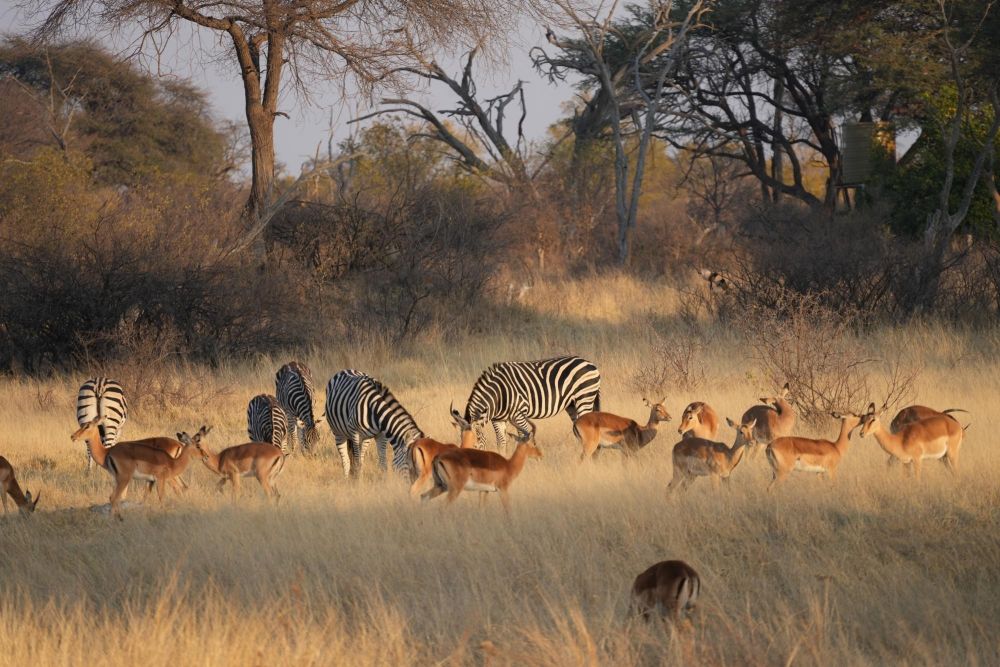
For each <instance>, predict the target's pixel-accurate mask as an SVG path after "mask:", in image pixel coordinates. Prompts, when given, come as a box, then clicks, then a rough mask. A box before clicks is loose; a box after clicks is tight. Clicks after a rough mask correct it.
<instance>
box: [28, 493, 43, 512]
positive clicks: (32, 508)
mask: <svg viewBox="0 0 1000 667" xmlns="http://www.w3.org/2000/svg"><path fill="white" fill-rule="evenodd" d="M25 495H26V496H27V498H28V500H31V494H25ZM41 499H42V492H41V491H39V492H38V495H37V496H35V500H34V502H32V503H31V511H32V512H34V511H35V508H36V507H38V501H39V500H41Z"/></svg>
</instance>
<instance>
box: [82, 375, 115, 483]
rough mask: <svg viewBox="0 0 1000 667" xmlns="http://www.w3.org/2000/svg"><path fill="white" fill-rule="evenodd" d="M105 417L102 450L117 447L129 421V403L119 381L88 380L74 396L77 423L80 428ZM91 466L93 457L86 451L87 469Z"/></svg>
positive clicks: (105, 379)
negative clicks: (126, 422) (126, 421)
mask: <svg viewBox="0 0 1000 667" xmlns="http://www.w3.org/2000/svg"><path fill="white" fill-rule="evenodd" d="M98 417H104V423H102V424H101V425H100V427H99V428H100V432H101V443H102V444H103V445H104V446H105V447H114V446H115V445H116V444H118V438H119V437H121V434H122V429H123V428H124V427H125V420H126V419H128V401H126V400H125V390H124V389H123V388H122V385H121V383H120V382H118V381H116V380H112V379H110V378H101V377H98V378H91V379H90V380H87V381H86V382H84V383H83V384H82V385H80V391H79V392H78V393H77V395H76V421H77V423H78V424H79V425H80V426H83V425H84V424H86V423H88V422H90V421H92V420H94V419H97V418H98ZM93 467H94V457H93V456H91V454H90V448H89V447H88V448H87V470H92V469H93Z"/></svg>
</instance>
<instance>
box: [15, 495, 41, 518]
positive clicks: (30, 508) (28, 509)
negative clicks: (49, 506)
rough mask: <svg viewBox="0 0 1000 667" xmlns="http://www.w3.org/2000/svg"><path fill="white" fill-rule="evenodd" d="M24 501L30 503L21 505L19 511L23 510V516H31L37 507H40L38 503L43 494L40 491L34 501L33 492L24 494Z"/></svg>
mask: <svg viewBox="0 0 1000 667" xmlns="http://www.w3.org/2000/svg"><path fill="white" fill-rule="evenodd" d="M24 499H25V500H27V501H28V502H27V503H25V504H24V505H21V506H20V507H19V508H18V509H19V510H21V514H31V513H32V512H34V511H35V507H37V506H38V501H39V500H41V499H42V492H41V491H39V492H38V495H37V496H35V498H34V499H32V497H31V491H25V492H24Z"/></svg>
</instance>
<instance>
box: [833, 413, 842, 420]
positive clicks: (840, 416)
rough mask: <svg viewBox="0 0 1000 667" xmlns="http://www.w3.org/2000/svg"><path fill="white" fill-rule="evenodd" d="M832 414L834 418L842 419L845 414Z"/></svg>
mask: <svg viewBox="0 0 1000 667" xmlns="http://www.w3.org/2000/svg"><path fill="white" fill-rule="evenodd" d="M830 416H831V417H833V418H834V419H841V418H842V417H844V415H842V414H840V413H839V412H831V413H830Z"/></svg>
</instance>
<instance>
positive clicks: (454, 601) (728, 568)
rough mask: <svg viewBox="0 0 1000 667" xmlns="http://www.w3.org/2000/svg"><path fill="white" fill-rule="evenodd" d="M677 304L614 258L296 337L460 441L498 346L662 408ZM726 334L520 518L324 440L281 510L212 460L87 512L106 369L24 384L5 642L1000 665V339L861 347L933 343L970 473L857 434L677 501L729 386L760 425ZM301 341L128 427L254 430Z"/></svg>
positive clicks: (76, 652)
mask: <svg viewBox="0 0 1000 667" xmlns="http://www.w3.org/2000/svg"><path fill="white" fill-rule="evenodd" d="M678 304H679V297H678V295H677V294H676V293H675V292H673V291H672V290H671V289H670V288H669V287H667V286H664V285H661V284H655V283H640V282H637V281H635V280H633V279H629V278H624V277H618V276H611V277H607V278H603V279H600V278H593V279H588V280H582V281H567V282H564V283H549V284H540V285H536V286H535V287H534V288H533V289H532V290H530V291H529V292H528V294H526V295H525V298H524V304H523V307H522V308H520V309H518V310H516V311H514V312H513V314H512V315H511V316H510V318H509V319H508V320H507V321H505V322H504V323H502V324H501V325H500V326H499V327H493V326H490V325H489V322H487V321H484V322H483V327H482V328H483V330H484V331H487V332H488V333H483V334H481V335H477V336H472V337H469V338H465V339H462V340H457V341H456V340H454V339H450V338H445V337H440V338H434V337H429V338H426V339H424V340H422V341H420V342H418V343H414V344H412V345H409V346H404V347H394V346H391V345H388V344H385V343H383V342H380V341H379V340H378V339H377V338H376V337H375V336H369V337H368V338H365V340H366V342H364V343H360V344H351V345H348V344H345V343H344V342H342V341H338V340H332V341H330V343H329V344H328V345H327V346H324V347H323V348H322V349H317V350H315V351H313V352H312V353H311V354H308V355H304V357H303V358H304V360H305V361H306V362H308V363H309V364H310V365H311V366H312V368H313V370H314V373H315V374H316V376H317V382H318V383H320V384H325V379H326V378H327V377H329V376H330V375H331V374H332V373H333V372H335V371H337V370H339V369H340V368H344V367H353V368H358V369H361V370H365V371H367V372H369V373H371V374H373V375H376V376H378V377H380V378H382V379H383V380H384V381H385V382H386V383H387V384H388V385H389V386H390V387H391V388H392V390H393V391H394V393H395V394H396V396H397V397H398V398H399V399H400V400H401V401H402V402H403V403H404V405H406V406H407V407H408V408H409V409H410V410H411V412H413V414H414V416H415V417H416V419H417V421H418V423H419V424H420V425H421V426H422V427H423V428H424V430H425V431H426V432H427V433H428V434H429V435H432V436H434V437H438V438H440V439H453V432H452V429H451V428H450V427H449V424H448V416H447V408H448V404H449V402H450V401H452V400H454V401H455V402H456V404H458V405H462V404H463V403H464V400H465V398H466V396H467V392H468V391H469V389H470V387H471V385H472V383H473V381H474V380H475V378H476V376H477V375H478V373H479V372H480V371H481V370H482V369H483V368H484V367H485V366H487V365H488V364H489V363H492V362H494V361H497V360H504V359H531V358H540V357H544V356H550V355H554V354H560V353H576V354H580V355H583V356H586V357H588V358H590V359H592V360H594V361H596V362H597V363H598V364H599V366H600V367H601V370H602V373H603V404H604V409H606V410H610V411H613V412H616V413H619V414H623V415H628V416H631V417H633V418H636V419H638V420H640V421H642V420H643V419H644V418H645V416H646V410H645V408H644V406H643V405H642V402H641V398H642V397H641V396H640V395H639V394H637V393H636V391H635V390H634V389H633V381H632V378H633V377H634V376H635V374H636V372H637V371H638V370H639V369H640V367H642V366H643V365H644V364H645V363H647V362H648V359H647V356H648V355H649V350H650V349H651V341H652V339H653V330H652V328H651V327H652V324H654V323H655V326H656V328H657V329H658V330H659V331H661V332H665V333H666V335H668V336H669V335H682V334H681V332H682V331H684V329H683V328H682V327H677V328H676V329H672V327H673V326H675V325H674V324H673V323H674V322H675V321H676V315H677V311H678ZM671 332H675V334H672V333H671ZM362 338H363V337H362ZM712 340H713V341H716V342H715V343H713V344H712V345H711V347H710V349H709V350H708V351H707V355H706V361H705V369H704V370H705V373H706V376H707V378H708V380H707V382H706V384H705V386H704V389H702V390H701V391H700V393H699V394H698V395H681V394H679V393H677V392H675V391H672V390H671V389H670V388H666V390H665V392H664V393H666V394H667V401H668V404H667V405H668V409H669V410H670V411H671V413H672V414H673V415H674V422H672V423H670V424H665V425H663V427H662V428H661V432H660V434H659V436H658V437H657V438H656V439H655V440H654V441H653V443H652V444H651V445H650V446H649V447H648V448H647V449H645V450H643V451H642V452H641V453H640V455H639V456H638V457H637V458H636V459H634V460H633V461H631V462H622V461H621V459H620V457H619V456H618V454H617V453H615V452H607V453H604V454H602V455H601V457H599V459H598V460H597V461H596V462H595V463H593V464H590V465H583V466H580V465H578V463H577V459H578V457H579V451H578V445H577V444H576V442H575V440H574V439H573V437H572V434H571V430H570V424H569V421H568V419H567V418H566V417H565V416H562V415H560V416H558V417H556V418H553V419H551V420H547V421H544V422H540V423H539V432H538V438H537V439H538V443H539V445H540V446H541V447H542V448H543V450H544V452H545V458H544V459H542V460H541V461H529V463H528V466H527V467H526V469H525V471H524V473H523V475H522V476H521V478H519V479H518V480H517V481H516V482H515V484H514V486H513V489H512V495H513V504H514V508H513V516H512V518H511V520H509V521H507V520H505V519H504V516H503V513H502V511H501V510H500V507H499V503H498V502H497V501H496V499H491V502H490V503H488V504H487V507H486V508H484V509H482V510H480V509H479V508H478V507H477V503H476V501H475V500H474V498H472V497H462V498H460V499H459V501H458V502H457V503H455V505H454V506H452V507H449V508H447V509H445V508H444V505H443V501H436V502H434V503H429V504H420V503H415V502H413V501H412V500H411V499H410V497H409V495H408V492H407V487H408V482H407V481H404V480H402V479H400V478H398V477H396V476H394V475H392V474H389V475H387V476H385V475H383V474H381V473H380V472H379V471H377V470H376V466H375V465H374V462H369V463H368V470H367V471H366V474H365V476H364V479H362V480H361V481H359V482H358V483H354V484H351V483H347V482H346V481H345V480H344V479H343V477H342V472H341V469H340V463H339V459H338V457H337V456H336V454H335V452H334V450H333V443H332V439H331V438H330V437H329V434H325V435H324V439H323V444H322V446H321V448H320V451H319V453H318V454H317V455H316V456H315V457H312V458H309V457H303V456H300V455H295V456H294V457H293V458H292V459H291V460H290V461H289V463H288V465H287V466H286V469H285V472H284V473H283V475H282V477H281V478H279V480H278V486H279V488H280V489H281V491H282V494H283V497H282V500H281V502H280V503H279V504H278V505H277V506H273V505H270V504H268V503H266V502H265V501H264V499H263V497H262V494H261V493H260V491H259V488H257V487H256V484H255V483H252V482H251V483H249V484H245V485H244V491H243V496H242V497H241V498H240V499H239V501H238V502H235V503H234V502H233V501H232V500H231V499H230V497H229V496H228V494H227V495H220V494H217V493H215V492H214V486H215V484H214V477H213V476H212V475H211V474H210V473H209V472H208V471H207V470H205V469H204V468H203V467H202V466H201V465H200V463H196V464H195V466H194V467H193V469H192V475H191V476H192V489H191V490H190V491H189V492H188V493H187V494H185V495H184V496H182V497H179V498H178V497H175V496H173V495H171V496H170V497H169V499H168V503H167V505H166V507H165V508H160V507H159V506H158V505H157V504H156V503H155V502H153V503H152V504H151V506H149V507H146V508H144V507H136V508H133V509H131V510H129V511H126V513H125V520H124V521H123V522H120V523H119V522H117V521H113V520H111V519H110V518H109V517H108V516H106V515H104V514H99V513H94V512H91V511H90V510H89V507H90V506H91V505H97V504H101V503H106V502H107V498H108V495H109V493H110V490H111V481H110V478H109V476H108V475H107V473H105V472H103V471H100V470H95V471H94V472H93V473H91V474H87V473H86V472H85V470H84V455H83V452H82V451H81V450H80V449H79V448H78V447H77V446H74V445H73V444H72V443H70V441H69V434H70V432H71V431H72V430H74V428H75V412H74V400H75V393H76V389H77V387H78V386H79V383H80V381H81V380H82V379H83V378H82V377H77V376H73V377H57V378H53V379H49V380H44V381H39V380H33V379H24V378H16V379H10V378H8V379H4V380H2V381H0V423H3V424H5V425H6V428H5V429H3V431H2V432H0V454H3V455H4V456H6V457H7V458H8V459H10V460H11V462H12V463H13V464H14V465H15V467H16V469H17V471H18V476H19V478H20V480H21V483H22V486H25V487H28V488H30V489H32V490H33V491H34V490H41V491H42V492H43V497H42V501H41V503H40V505H39V511H38V513H36V514H35V515H34V516H32V517H30V518H28V519H22V518H20V517H18V516H15V515H10V516H8V517H7V518H6V519H5V520H3V521H2V522H0V656H3V658H2V662H3V663H4V664H40V665H55V664H65V665H77V664H81V665H82V664H87V665H95V664H99V665H133V664H137V663H141V664H146V665H166V664H172V665H176V664H198V665H222V664H240V665H257V664H260V665H264V664H289V665H291V664H294V665H327V664H362V665H363V664H372V665H386V664H486V663H489V664H519V665H520V664H527V665H534V664H539V665H541V664H545V665H580V664H587V665H596V664H614V665H640V664H692V663H700V664H719V665H722V664H726V665H729V664H761V665H774V664H838V665H840V664H978V665H986V664H996V663H997V662H998V660H1000V537H998V528H997V526H998V520H1000V484H998V483H997V481H998V474H1000V454H998V453H997V447H995V446H994V436H993V434H994V433H995V432H996V430H997V427H998V423H997V420H998V418H1000V409H998V408H997V407H996V402H995V396H996V395H997V392H998V390H1000V360H998V358H997V354H996V350H997V349H998V347H997V345H996V343H997V341H996V337H995V336H991V335H988V334H982V333H971V332H965V331H959V330H954V329H948V328H944V327H940V326H934V325H920V326H912V327H906V328H904V327H899V328H894V329H886V330H884V331H880V332H876V333H875V334H873V335H871V336H869V337H866V338H865V339H864V340H859V341H858V344H859V345H864V346H866V347H867V348H869V349H870V350H872V352H873V353H876V354H877V353H879V352H884V353H885V354H886V355H888V354H889V352H892V353H895V352H896V351H901V352H902V354H903V355H904V357H905V358H907V359H911V360H913V361H914V362H915V363H919V364H921V365H922V367H923V369H924V370H923V373H922V375H921V376H920V378H919V381H918V384H917V387H916V394H917V396H916V397H917V398H918V399H919V401H920V402H921V403H925V404H929V405H932V406H938V407H940V408H944V407H961V408H965V409H967V410H969V411H970V412H971V417H970V419H971V421H972V422H973V425H972V427H971V429H970V430H969V432H968V437H967V440H966V444H965V445H964V448H963V450H962V457H961V473H960V477H959V478H958V479H953V478H952V477H950V476H949V475H948V474H947V472H946V471H945V469H944V467H943V466H936V465H929V466H926V467H925V474H924V478H923V479H922V480H921V481H919V482H916V481H914V480H911V479H906V478H904V477H902V475H901V474H900V472H899V468H898V467H897V468H896V469H895V470H893V471H888V470H887V469H886V466H885V456H884V454H883V453H882V452H881V450H880V449H879V447H878V445H877V444H876V443H875V442H874V440H873V439H871V438H869V439H866V440H859V439H857V438H856V437H855V439H854V440H853V441H852V442H851V448H850V450H849V451H848V453H847V456H846V458H845V460H844V463H843V464H842V466H841V468H840V473H839V476H838V480H837V481H836V483H832V484H831V483H829V482H827V481H825V480H823V479H821V478H818V477H816V476H814V475H807V474H804V473H796V474H794V475H793V477H792V479H791V480H790V481H789V482H788V483H787V484H786V485H784V486H783V487H782V488H780V490H779V491H778V492H776V493H775V494H773V495H768V494H767V493H765V491H764V487H765V486H766V482H767V481H768V479H769V477H770V475H769V472H768V470H767V466H766V463H765V462H764V460H763V457H761V458H758V459H756V460H753V461H747V462H744V463H742V464H741V465H740V467H739V468H737V470H736V471H735V473H734V475H733V479H732V481H731V484H730V485H729V488H728V489H722V490H720V491H716V490H714V489H713V488H712V486H711V484H709V483H708V482H707V481H699V482H698V483H695V484H694V485H693V486H692V488H691V490H690V491H689V492H688V493H687V494H686V495H682V496H679V497H674V498H671V499H668V498H667V496H666V494H665V488H666V485H667V483H668V482H669V480H670V477H671V463H670V450H671V446H672V445H673V444H674V442H676V439H677V434H676V430H675V429H676V425H677V420H678V419H679V415H680V412H681V410H682V409H683V407H684V405H685V404H686V403H688V402H689V401H691V400H695V399H700V400H707V401H709V402H710V403H711V404H712V405H713V406H714V407H716V409H717V410H718V411H719V412H720V414H722V415H729V416H732V417H733V418H734V419H737V418H739V416H740V414H742V411H743V410H744V409H745V408H746V407H748V406H749V405H751V404H752V403H753V402H754V401H755V400H756V397H757V396H759V395H761V394H760V390H761V389H765V387H763V386H762V384H761V380H760V373H759V372H758V369H755V368H753V367H752V365H751V364H750V363H749V362H748V361H747V359H748V353H747V351H746V350H745V349H744V348H743V346H742V345H741V344H740V343H739V338H738V337H737V336H734V335H731V334H729V333H728V332H724V331H720V332H717V335H716V336H714V337H713V338H712ZM283 361H285V359H284V358H261V359H258V360H255V361H254V362H252V363H249V362H247V363H239V364H234V365H230V366H223V367H221V368H217V369H212V370H211V371H208V370H207V369H195V368H190V367H186V366H178V367H177V368H176V369H174V370H173V371H171V372H172V373H173V374H174V375H175V377H174V378H172V384H171V386H175V387H178V391H177V393H176V396H174V397H172V398H171V399H170V401H167V402H166V404H161V403H162V402H158V401H156V400H153V398H148V399H146V400H144V401H143V402H142V403H141V404H139V405H137V406H136V408H135V410H134V411H133V414H132V416H131V418H130V420H129V422H128V424H127V426H126V429H125V436H126V437H127V438H132V437H142V436H146V435H151V434H173V433H174V432H175V431H178V430H189V431H190V429H192V428H197V426H199V425H200V424H202V423H208V424H212V425H213V426H214V427H215V429H214V430H213V432H212V433H211V435H210V436H209V439H208V443H209V444H210V445H211V446H213V447H215V448H221V447H224V446H227V445H230V444H236V443H238V442H242V441H244V440H245V431H244V429H245V424H244V419H245V406H246V402H247V400H249V398H250V397H251V396H253V395H254V394H256V393H258V392H261V391H272V390H273V373H274V371H275V369H276V368H277V367H278V366H279V365H280V364H281V363H282V362H283ZM161 372H162V371H161ZM188 384H190V385H197V386H187V385H188ZM185 391H188V393H185ZM656 398H660V397H659V396H657V397H656ZM872 398H873V400H877V399H878V398H879V397H872ZM321 401H322V397H319V399H318V400H317V408H318V409H319V408H320V403H321ZM843 407H844V408H845V409H852V408H853V409H860V408H861V407H862V406H843ZM837 426H838V424H837V423H836V422H835V421H834V420H833V419H831V420H830V423H829V425H828V427H827V428H825V429H822V430H821V431H820V434H822V435H825V436H827V437H830V436H833V435H834V434H835V433H836V431H837ZM800 430H801V431H803V432H805V433H809V432H810V430H809V429H805V428H803V429H800ZM732 437H733V433H732V432H731V431H730V430H726V429H725V428H723V431H722V432H721V434H720V439H725V440H727V441H731V438H732ZM470 495H471V494H470ZM666 558H680V559H683V560H685V561H687V562H688V563H690V564H691V565H692V566H694V567H695V569H697V570H698V571H699V573H700V574H701V576H702V583H703V598H702V600H701V602H702V604H701V609H700V612H699V613H698V615H697V616H696V619H695V622H694V628H693V630H692V631H691V632H690V633H687V634H685V635H678V634H675V633H674V632H672V631H670V630H669V629H666V628H664V627H661V626H659V625H657V624H653V625H649V626H646V625H643V624H641V623H634V622H630V621H629V620H628V619H626V617H625V610H626V605H627V592H628V589H629V587H630V585H631V582H632V579H633V578H634V577H635V575H636V574H638V573H639V572H640V571H642V570H643V569H644V568H645V567H647V566H648V565H650V564H651V563H653V562H655V561H657V560H662V559H666Z"/></svg>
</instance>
